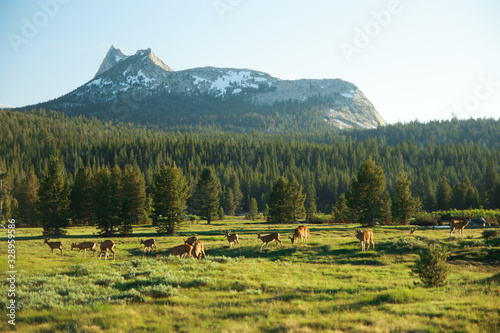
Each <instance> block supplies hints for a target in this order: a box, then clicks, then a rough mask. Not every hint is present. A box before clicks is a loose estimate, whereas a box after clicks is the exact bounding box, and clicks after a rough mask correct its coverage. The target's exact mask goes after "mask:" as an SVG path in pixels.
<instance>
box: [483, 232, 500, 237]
mask: <svg viewBox="0 0 500 333" xmlns="http://www.w3.org/2000/svg"><path fill="white" fill-rule="evenodd" d="M493 237H498V231H497V230H485V231H483V238H484V239H488V238H493Z"/></svg>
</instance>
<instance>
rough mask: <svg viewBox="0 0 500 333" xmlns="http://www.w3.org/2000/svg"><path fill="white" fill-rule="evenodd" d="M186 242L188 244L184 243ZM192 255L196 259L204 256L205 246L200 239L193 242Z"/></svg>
mask: <svg viewBox="0 0 500 333" xmlns="http://www.w3.org/2000/svg"><path fill="white" fill-rule="evenodd" d="M186 244H188V243H186ZM192 255H193V257H195V258H196V259H201V258H205V246H204V245H203V243H202V242H201V241H197V242H196V243H194V245H193V251H192Z"/></svg>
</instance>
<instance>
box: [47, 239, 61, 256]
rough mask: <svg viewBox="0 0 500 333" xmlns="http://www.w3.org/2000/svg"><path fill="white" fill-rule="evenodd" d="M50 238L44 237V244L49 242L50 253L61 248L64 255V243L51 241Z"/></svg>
mask: <svg viewBox="0 0 500 333" xmlns="http://www.w3.org/2000/svg"><path fill="white" fill-rule="evenodd" d="M49 240H50V238H44V242H43V244H47V245H48V246H49V247H50V253H51V254H52V253H54V249H59V250H61V256H64V255H63V249H62V243H61V242H49Z"/></svg>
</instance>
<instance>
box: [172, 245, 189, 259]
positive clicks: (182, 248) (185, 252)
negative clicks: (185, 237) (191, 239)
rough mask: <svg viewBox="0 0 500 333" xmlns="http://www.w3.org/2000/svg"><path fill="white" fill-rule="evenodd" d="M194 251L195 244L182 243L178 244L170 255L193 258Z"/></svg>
mask: <svg viewBox="0 0 500 333" xmlns="http://www.w3.org/2000/svg"><path fill="white" fill-rule="evenodd" d="M192 251H193V246H191V245H190V244H186V243H185V244H182V245H177V246H174V247H173V248H172V250H170V255H171V256H180V257H181V258H184V257H190V258H192V257H193V255H192Z"/></svg>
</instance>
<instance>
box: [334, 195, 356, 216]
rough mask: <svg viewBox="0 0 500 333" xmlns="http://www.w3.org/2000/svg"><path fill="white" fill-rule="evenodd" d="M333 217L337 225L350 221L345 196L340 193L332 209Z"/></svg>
mask: <svg viewBox="0 0 500 333" xmlns="http://www.w3.org/2000/svg"><path fill="white" fill-rule="evenodd" d="M333 216H334V219H335V222H337V223H348V222H349V221H351V220H352V216H351V210H350V209H349V206H347V199H346V194H345V193H342V194H341V195H340V197H339V198H338V200H337V202H336V203H335V207H333Z"/></svg>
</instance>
